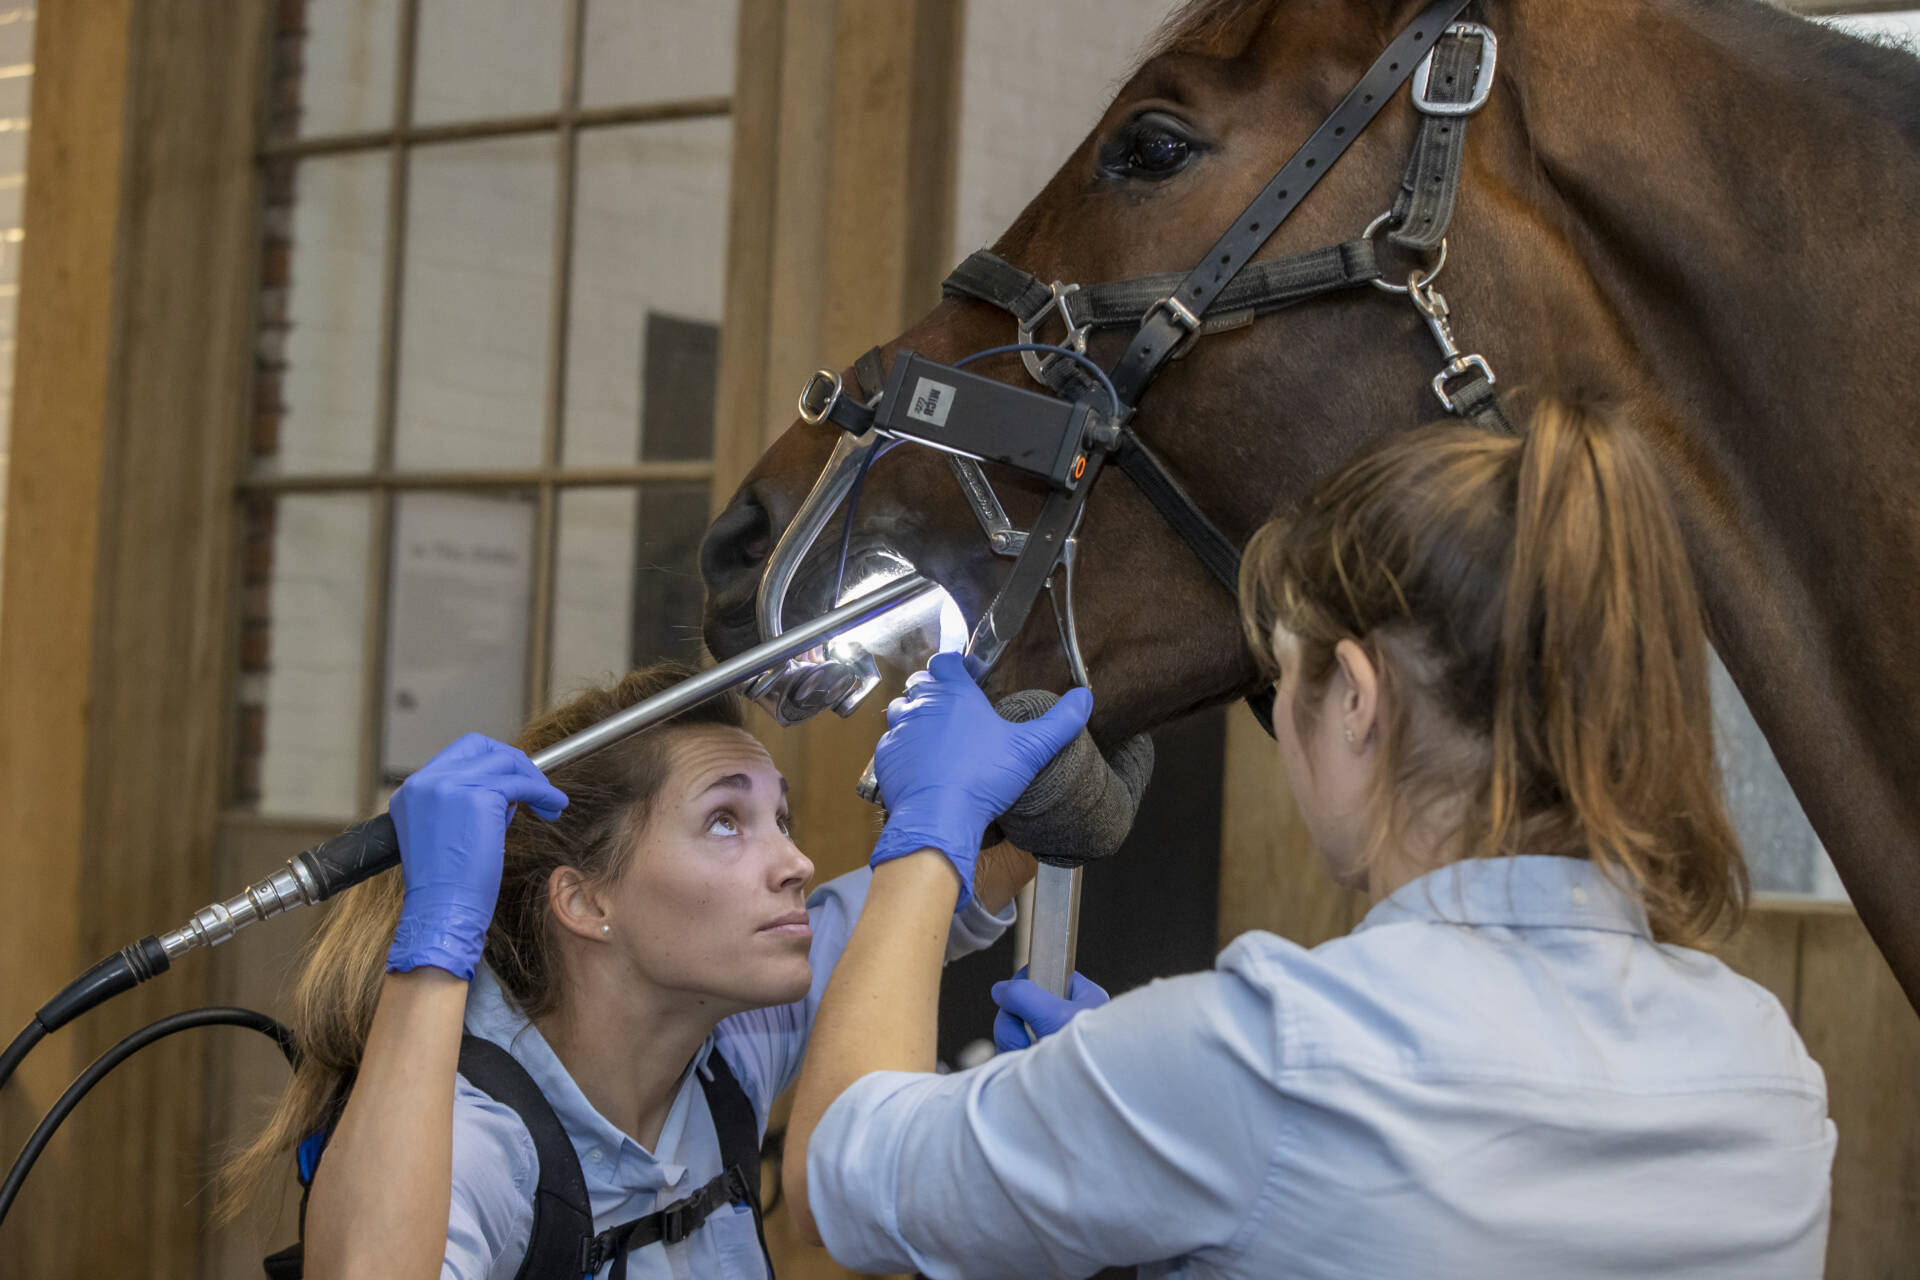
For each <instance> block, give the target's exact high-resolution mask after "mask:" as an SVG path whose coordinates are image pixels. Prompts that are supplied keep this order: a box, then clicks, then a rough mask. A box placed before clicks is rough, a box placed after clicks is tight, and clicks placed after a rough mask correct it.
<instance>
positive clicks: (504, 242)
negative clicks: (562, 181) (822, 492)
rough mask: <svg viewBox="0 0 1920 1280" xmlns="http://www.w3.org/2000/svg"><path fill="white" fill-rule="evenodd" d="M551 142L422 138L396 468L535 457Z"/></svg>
mask: <svg viewBox="0 0 1920 1280" xmlns="http://www.w3.org/2000/svg"><path fill="white" fill-rule="evenodd" d="M557 145H558V144H557V142H556V140H555V139H554V138H553V137H550V136H547V135H535V136H532V137H518V138H502V139H497V140H494V141H489V142H463V143H451V144H445V145H439V146H430V147H421V148H419V149H418V150H416V151H415V152H414V153H413V175H412V184H411V188H410V190H409V193H408V210H407V246H406V255H407V266H406V289H405V291H404V293H403V294H402V296H401V311H402V313H403V319H402V321H401V343H400V405H399V424H398V429H399V435H398V439H397V440H396V442H395V459H396V462H397V463H398V465H400V466H402V467H409V468H422V469H431V470H436V471H438V470H467V469H471V468H475V467H515V466H532V465H535V464H536V463H538V462H539V460H540V429H541V419H542V415H543V413H544V404H545V393H546V365H547V315H548V311H549V308H550V305H551V303H550V299H549V296H548V295H549V287H548V282H549V279H550V277H551V276H552V262H553V205H554V190H555V183H556V181H557V175H558V171H557V168H556V165H555V151H556V148H557Z"/></svg>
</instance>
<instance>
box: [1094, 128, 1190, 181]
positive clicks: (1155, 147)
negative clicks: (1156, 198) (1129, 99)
mask: <svg viewBox="0 0 1920 1280" xmlns="http://www.w3.org/2000/svg"><path fill="white" fill-rule="evenodd" d="M1197 150H1199V148H1198V147H1197V146H1196V145H1195V144H1194V142H1193V139H1192V138H1191V137H1189V136H1188V134H1187V132H1186V130H1185V129H1183V128H1181V127H1180V125H1179V123H1178V122H1177V121H1175V120H1172V119H1171V118H1169V117H1167V116H1165V115H1162V114H1160V113H1158V112H1148V113H1146V114H1144V115H1141V116H1138V117H1136V118H1135V119H1133V120H1132V121H1130V122H1129V123H1128V125H1127V127H1126V128H1124V129H1122V130H1120V131H1119V132H1118V133H1117V134H1116V135H1115V136H1114V137H1113V139H1112V140H1111V141H1110V142H1109V143H1108V145H1107V147H1106V148H1105V153H1106V154H1105V155H1104V156H1103V163H1102V166H1101V167H1102V168H1103V169H1105V170H1106V172H1107V173H1108V174H1109V175H1110V176H1112V177H1116V178H1149V179H1159V178H1167V177H1171V176H1172V175H1174V174H1176V173H1178V172H1180V170H1182V169H1184V168H1186V167H1187V162H1188V161H1189V160H1191V159H1192V158H1193V155H1194V152H1195V151H1197Z"/></svg>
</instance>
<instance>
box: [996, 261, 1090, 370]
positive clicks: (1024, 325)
mask: <svg viewBox="0 0 1920 1280" xmlns="http://www.w3.org/2000/svg"><path fill="white" fill-rule="evenodd" d="M1047 288H1049V289H1051V290H1052V291H1053V298H1052V300H1051V301H1049V302H1048V303H1047V305H1046V306H1044V307H1042V308H1040V310H1039V311H1037V312H1035V313H1034V316H1033V318H1032V319H1031V320H1022V319H1020V318H1019V317H1018V316H1016V317H1014V322H1013V332H1014V337H1015V341H1017V342H1019V343H1020V344H1021V345H1022V346H1024V345H1026V344H1027V343H1030V342H1032V341H1033V331H1034V329H1035V328H1037V327H1038V326H1039V324H1040V322H1041V321H1042V320H1045V319H1046V318H1047V313H1048V312H1049V311H1056V312H1058V313H1059V314H1060V323H1061V324H1063V325H1065V326H1066V329H1067V332H1066V336H1065V337H1063V338H1061V340H1060V341H1059V342H1058V343H1056V344H1055V345H1056V346H1062V347H1065V348H1067V350H1069V351H1077V352H1079V353H1080V354H1082V355H1085V354H1086V351H1087V330H1088V329H1089V328H1090V327H1091V326H1090V325H1084V324H1082V325H1076V324H1074V322H1073V312H1072V311H1071V310H1070V309H1069V308H1068V306H1067V299H1068V297H1070V296H1071V295H1073V294H1076V293H1078V292H1080V286H1079V285H1077V284H1062V283H1061V282H1060V281H1058V280H1055V281H1054V282H1053V283H1052V284H1050V285H1048V286H1047ZM1058 358H1059V357H1057V356H1048V357H1047V359H1046V360H1042V359H1041V358H1040V353H1039V352H1038V351H1022V352H1021V353H1020V361H1021V363H1023V364H1025V365H1026V366H1027V372H1028V373H1030V374H1032V375H1033V380H1034V381H1035V382H1040V383H1045V382H1046V380H1047V377H1046V368H1047V361H1049V360H1055V359H1058Z"/></svg>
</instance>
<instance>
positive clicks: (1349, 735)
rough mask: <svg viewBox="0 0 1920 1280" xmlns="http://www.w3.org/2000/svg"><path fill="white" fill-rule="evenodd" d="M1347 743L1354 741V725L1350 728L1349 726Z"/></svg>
mask: <svg viewBox="0 0 1920 1280" xmlns="http://www.w3.org/2000/svg"><path fill="white" fill-rule="evenodd" d="M1347 741H1348V742H1352V741H1353V726H1352V725H1348V726H1347Z"/></svg>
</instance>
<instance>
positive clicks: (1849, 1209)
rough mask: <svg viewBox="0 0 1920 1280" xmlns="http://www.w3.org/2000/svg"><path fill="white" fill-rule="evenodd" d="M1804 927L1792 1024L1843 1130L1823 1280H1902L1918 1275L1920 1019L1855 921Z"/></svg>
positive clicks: (1827, 920) (1833, 917) (1820, 918)
mask: <svg viewBox="0 0 1920 1280" xmlns="http://www.w3.org/2000/svg"><path fill="white" fill-rule="evenodd" d="M1801 926H1802V929H1803V937H1802V941H1801V947H1800V956H1801V959H1800V989H1799V1018H1798V1025H1799V1027H1800V1035H1801V1037H1802V1038H1803V1039H1804V1040H1805V1041H1806V1043H1807V1049H1808V1051H1809V1052H1810V1053H1812V1054H1813V1056H1814V1059H1815V1060H1816V1061H1818V1062H1819V1063H1820V1065H1821V1066H1822V1067H1823V1068H1825V1070H1826V1073H1827V1098H1828V1110H1829V1113H1830V1114H1831V1115H1832V1117H1833V1123H1834V1125H1835V1127H1836V1128H1837V1129H1838V1130H1839V1131H1840V1144H1839V1149H1838V1152H1837V1153H1836V1155H1835V1157H1834V1163H1833V1227H1832V1232H1831V1235H1830V1243H1829V1245H1828V1249H1827V1275H1828V1276H1829V1277H1831V1278H1832V1280H1896V1278H1898V1280H1906V1278H1907V1277H1911V1276H1913V1275H1914V1274H1915V1273H1916V1270H1920V1020H1916V1019H1915V1018H1914V1015H1913V1007H1912V1006H1911V1005H1910V1004H1908V1003H1907V1001H1906V998H1905V997H1904V996H1903V995H1902V993H1901V991H1900V987H1899V984H1898V983H1897V982H1895V980H1894V977H1893V972H1892V970H1890V969H1889V968H1888V967H1887V962H1886V960H1885V959H1884V958H1883V957H1882V956H1881V955H1880V951H1879V949H1878V948H1877V947H1875V946H1874V944H1873V940H1872V939H1871V938H1870V937H1868V936H1867V931H1866V928H1865V926H1863V925H1862V924H1861V923H1860V920H1859V918H1858V917H1856V916H1854V915H1853V914H1852V913H1850V912H1849V913H1846V914H1828V913H1821V914H1817V915H1811V914H1810V915H1807V916H1805V917H1803V918H1802V922H1801Z"/></svg>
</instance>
